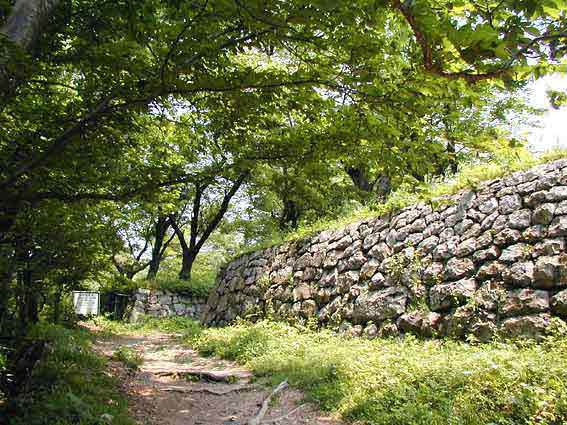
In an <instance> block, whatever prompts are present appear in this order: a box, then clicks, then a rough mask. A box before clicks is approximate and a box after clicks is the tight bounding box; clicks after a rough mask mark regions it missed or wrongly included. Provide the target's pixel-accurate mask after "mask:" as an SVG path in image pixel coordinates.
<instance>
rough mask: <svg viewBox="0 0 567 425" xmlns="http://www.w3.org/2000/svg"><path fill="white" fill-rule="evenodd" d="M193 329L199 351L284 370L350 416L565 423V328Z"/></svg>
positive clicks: (259, 368)
mask: <svg viewBox="0 0 567 425" xmlns="http://www.w3.org/2000/svg"><path fill="white" fill-rule="evenodd" d="M191 334H192V335H191V336H190V337H188V338H187V343H188V344H190V345H192V346H193V347H195V348H196V349H197V350H198V351H199V352H200V353H201V354H203V355H218V356H220V357H222V358H226V359H231V360H236V361H237V362H239V363H242V364H244V365H246V366H248V367H250V368H251V369H252V370H253V371H254V372H255V373H256V374H257V375H259V376H265V377H269V379H270V380H271V381H272V382H273V383H276V382H279V381H282V380H283V379H285V378H287V379H289V382H290V384H291V385H293V386H296V387H298V388H301V389H303V390H304V391H305V393H306V395H307V397H308V398H309V399H311V400H314V401H316V402H318V403H319V405H320V406H321V407H322V408H323V409H325V410H329V411H331V412H334V413H336V414H338V415H340V416H341V417H342V418H344V419H346V420H348V421H352V422H356V423H361V424H373V425H377V424H383V425H417V424H423V425H435V424H439V425H447V424H460V425H461V424H470V425H481V424H482V425H490V424H493V425H496V424H498V425H513V424H514V425H516V424H525V425H531V424H544V425H562V424H565V423H567V338H566V337H565V336H555V337H550V338H548V339H547V340H546V341H545V342H544V343H541V344H536V343H533V342H526V341H524V342H493V343H491V344H483V345H474V344H468V343H465V342H458V341H451V340H429V341H422V340H418V339H416V338H414V337H411V336H410V337H406V338H405V339H376V340H372V341H369V340H365V339H358V338H347V337H342V336H338V335H335V334H333V333H332V332H330V331H326V330H323V331H314V330H309V329H305V328H298V327H294V326H290V325H287V324H282V323H274V322H269V321H262V322H258V323H256V324H250V323H240V324H236V325H234V326H230V327H226V328H223V329H206V330H203V331H202V332H201V333H200V334H199V335H196V334H195V333H194V332H192V333H191ZM563 335H564V334H563Z"/></svg>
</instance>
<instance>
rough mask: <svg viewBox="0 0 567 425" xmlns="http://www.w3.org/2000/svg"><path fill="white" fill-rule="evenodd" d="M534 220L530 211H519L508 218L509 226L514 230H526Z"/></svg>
mask: <svg viewBox="0 0 567 425" xmlns="http://www.w3.org/2000/svg"><path fill="white" fill-rule="evenodd" d="M531 220H532V212H531V211H530V210H528V209H523V210H518V211H515V212H513V213H512V214H510V215H509V216H508V226H510V227H511V228H512V229H520V230H521V229H525V228H526V227H529V226H530V224H531Z"/></svg>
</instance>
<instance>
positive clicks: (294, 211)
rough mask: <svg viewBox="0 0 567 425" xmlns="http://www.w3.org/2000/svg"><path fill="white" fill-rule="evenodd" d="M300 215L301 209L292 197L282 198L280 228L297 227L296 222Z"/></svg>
mask: <svg viewBox="0 0 567 425" xmlns="http://www.w3.org/2000/svg"><path fill="white" fill-rule="evenodd" d="M300 217H301V209H300V208H299V206H298V205H297V202H295V201H294V200H292V199H286V200H284V207H283V211H282V213H281V215H280V219H279V228H280V230H282V231H283V230H287V229H290V228H291V229H297V223H298V222H299V218H300Z"/></svg>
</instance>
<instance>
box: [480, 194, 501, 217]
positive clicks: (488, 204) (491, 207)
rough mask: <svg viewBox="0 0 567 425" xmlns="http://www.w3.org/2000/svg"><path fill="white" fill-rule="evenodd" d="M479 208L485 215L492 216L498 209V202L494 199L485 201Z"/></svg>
mask: <svg viewBox="0 0 567 425" xmlns="http://www.w3.org/2000/svg"><path fill="white" fill-rule="evenodd" d="M477 208H478V210H479V211H480V212H481V213H483V214H492V213H493V212H494V211H496V210H497V209H498V200H497V199H496V198H493V197H490V198H488V199H483V200H482V202H480V203H479V204H478V206H477Z"/></svg>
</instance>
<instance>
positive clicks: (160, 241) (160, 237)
mask: <svg viewBox="0 0 567 425" xmlns="http://www.w3.org/2000/svg"><path fill="white" fill-rule="evenodd" d="M169 226H170V222H169V218H168V217H166V216H159V217H158V219H157V220H156V223H155V225H154V234H155V240H154V245H153V247H152V258H151V260H150V268H149V269H148V275H147V276H146V278H147V279H150V280H152V279H155V278H156V276H157V273H158V271H159V266H160V265H161V260H162V258H163V252H164V250H165V248H166V246H167V245H168V242H166V241H165V236H166V235H167V229H168V228H169Z"/></svg>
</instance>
